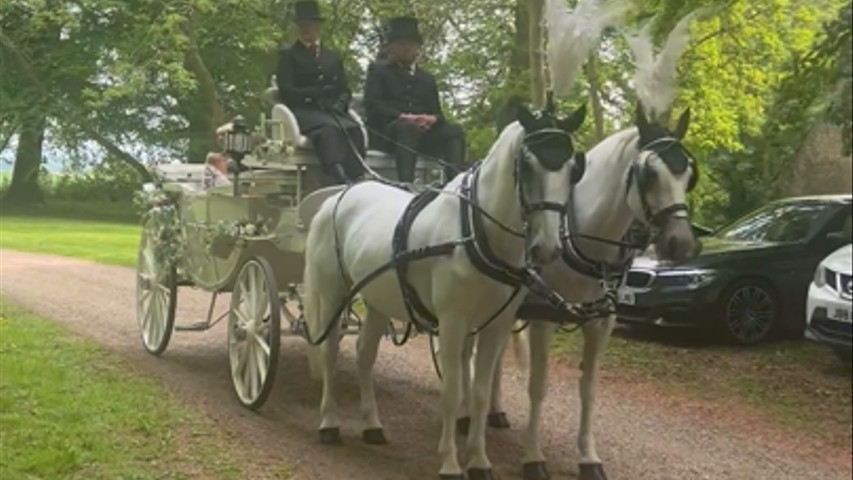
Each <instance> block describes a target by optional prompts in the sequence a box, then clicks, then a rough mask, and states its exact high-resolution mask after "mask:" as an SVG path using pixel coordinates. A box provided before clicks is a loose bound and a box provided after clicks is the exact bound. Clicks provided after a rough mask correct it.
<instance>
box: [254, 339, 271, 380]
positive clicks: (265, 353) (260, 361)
mask: <svg viewBox="0 0 853 480" xmlns="http://www.w3.org/2000/svg"><path fill="white" fill-rule="evenodd" d="M258 340H260V339H258ZM260 345H261V344H260V341H259V342H258V346H260ZM254 350H255V362H256V363H257V366H258V378H259V380H260V383H263V382H264V380H266V378H267V371H268V370H267V363H268V362H269V348H267V350H264V349H263V348H255V349H254Z"/></svg>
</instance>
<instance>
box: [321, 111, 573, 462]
mask: <svg viewBox="0 0 853 480" xmlns="http://www.w3.org/2000/svg"><path fill="white" fill-rule="evenodd" d="M518 113H519V115H518V120H519V121H518V122H516V123H513V124H511V125H510V126H508V127H507V128H506V129H505V130H504V131H503V133H502V134H501V135H500V137H499V138H498V140H497V142H496V143H495V145H494V146H493V147H492V150H491V152H490V153H489V155H488V157H487V158H486V159H485V161H483V163H482V165H481V166H480V167H479V168H478V169H474V170H472V171H469V172H468V173H466V174H463V175H460V176H459V177H457V178H456V179H455V180H453V181H452V182H451V183H450V184H449V185H447V187H445V189H444V192H443V194H442V195H439V196H438V197H437V198H436V199H434V200H433V201H432V202H431V203H430V204H428V205H427V206H426V207H425V208H424V209H423V210H422V211H421V213H420V214H419V215H418V216H417V218H416V219H415V221H414V223H413V224H412V226H411V231H410V232H409V235H408V244H409V245H408V248H409V249H419V248H423V247H428V246H434V245H441V244H448V243H449V242H458V241H460V239H463V237H466V236H469V235H470V234H469V233H468V232H469V231H470V230H472V229H473V234H472V236H473V238H474V239H475V240H476V241H473V242H472V241H467V242H466V243H465V245H461V244H460V245H458V246H457V247H456V248H454V249H452V251H450V252H448V255H446V256H442V257H434V258H429V259H424V260H420V261H417V262H413V263H412V264H411V265H409V266H408V275H407V278H406V279H405V280H406V281H407V282H408V284H409V285H410V286H411V287H412V289H413V290H414V292H416V293H417V296H418V297H419V299H420V301H421V302H422V304H423V306H424V307H425V308H426V309H427V310H428V311H429V312H430V313H432V314H433V315H434V316H435V317H436V318H437V319H440V320H439V325H440V328H439V339H440V342H441V346H442V348H441V359H440V362H441V366H442V371H443V373H444V375H443V384H442V418H443V423H442V427H443V428H442V435H441V440H440V442H439V454H440V456H441V470H440V475H441V478H447V479H462V478H465V476H464V474H463V471H462V469H461V467H460V465H459V462H458V459H457V446H456V436H455V428H456V421H455V420H456V417H457V415H456V413H457V408H458V406H459V400H460V389H461V386H462V385H461V382H460V377H461V362H462V351H463V344H464V342H465V340H466V338H468V336H469V334H471V333H472V331H474V330H476V329H478V328H480V327H481V326H483V323H484V322H486V321H487V320H488V319H489V318H490V317H491V316H493V315H494V314H495V310H496V309H497V307H496V306H495V305H496V304H497V305H502V304H504V303H506V308H505V309H504V311H503V312H501V313H500V314H497V315H496V316H495V317H494V319H493V321H492V322H491V323H490V324H489V325H488V328H486V329H484V330H483V331H482V332H480V334H479V335H480V338H481V339H482V338H488V339H489V342H490V344H491V345H493V346H495V348H492V349H484V348H481V349H480V352H479V355H478V359H477V371H482V372H487V375H482V378H479V377H480V375H478V380H479V382H478V384H477V386H476V388H475V393H474V397H475V401H474V415H473V422H472V429H471V433H470V436H469V448H470V450H471V454H472V455H471V459H470V461H469V463H468V472H469V475H470V478H491V463H490V462H489V459H488V458H487V455H486V450H485V421H486V414H487V410H488V400H489V399H488V396H489V393H490V390H491V377H492V374H491V373H492V370H493V369H494V366H495V364H496V361H497V356H498V353H500V351H501V350H502V348H503V346H504V344H505V342H506V338H507V336H508V334H509V332H510V330H511V327H512V325H513V323H514V320H515V318H514V314H515V311H516V309H517V307H518V304H519V303H520V300H521V297H523V294H524V290H525V289H524V288H521V289H520V290H521V295H516V298H515V299H512V296H513V295H514V292H517V291H519V286H517V285H511V284H508V283H513V281H515V282H516V283H517V279H518V278H520V277H523V276H524V272H527V270H524V268H525V267H526V266H527V265H528V259H529V260H532V262H533V263H534V264H536V265H539V266H544V265H546V264H549V263H551V262H552V261H553V260H555V259H556V258H557V257H558V256H559V252H560V235H559V232H560V225H561V217H562V214H561V213H560V212H558V211H555V210H560V209H564V208H565V202H566V199H567V198H569V193H570V191H571V179H572V178H576V177H577V176H578V173H577V171H576V170H575V168H576V166H575V162H574V161H573V158H574V147H573V145H572V142H571V138H570V134H571V133H572V132H574V131H576V130H577V129H578V128H579V127H580V125H581V124H582V123H583V119H584V116H585V110H584V109H580V110H578V111H577V112H575V113H574V114H573V115H572V116H571V117H570V118H568V119H561V120H557V119H556V118H554V117H553V115H552V112H550V111H546V112H542V113H541V114H540V115H533V114H531V113H530V112H529V111H527V110H526V109H524V108H520V109H519V112H518ZM577 168H582V166H578V167H577ZM465 192H467V193H465ZM460 195H462V196H465V195H467V196H468V201H462V200H460V198H459V197H460ZM412 200H413V196H412V195H411V194H409V193H407V192H404V191H402V190H399V189H396V188H393V187H389V186H386V185H383V184H380V183H376V182H366V183H362V184H359V185H356V186H354V187H352V188H350V189H348V190H346V191H344V192H343V193H341V194H340V195H338V196H335V197H332V198H330V199H329V200H327V201H326V202H325V203H324V204H323V206H322V208H321V209H320V211H319V212H318V214H317V215H316V217H315V218H314V219H313V221H312V222H311V226H310V231H309V233H308V240H307V245H306V267H305V276H304V287H305V319H306V322H307V326H308V328H309V330H310V332H312V333H313V334H314V335H317V334H318V333H319V332H321V331H324V330H325V329H326V327H327V322H332V324H331V330H330V335H329V337H328V339H327V340H326V341H325V342H324V343H322V344H321V345H320V348H319V349H311V355H310V356H311V357H312V364H313V366H314V367H315V368H314V369H312V370H313V371H314V372H315V373H316V372H317V370H320V371H321V372H322V378H323V398H322V403H321V406H320V410H321V412H320V413H321V416H322V420H321V423H320V438H321V441H322V442H324V443H338V442H340V433H339V425H340V420H339V416H338V406H337V404H336V402H335V399H334V397H335V391H334V387H335V383H334V370H335V364H336V360H337V356H338V338H339V334H338V333H339V332H338V325H339V320H338V319H337V318H332V317H333V316H334V313H335V312H336V309H337V308H338V306H339V304H340V303H341V302H342V301H343V300H344V299H345V297H346V296H347V293H348V290H349V289H350V288H351V287H352V285H353V284H355V283H358V282H360V281H362V280H363V279H365V278H367V277H368V276H371V274H372V272H375V271H376V270H377V269H379V268H381V267H382V266H383V265H385V264H386V263H387V262H388V261H389V260H390V259H391V258H392V256H393V254H394V253H393V245H392V237H393V236H394V233H395V228H396V226H397V225H398V222H399V220H400V219H401V217H402V216H403V215H404V213H405V212H406V210H407V205H409V203H410V202H411V201H412ZM470 203H474V204H476V205H478V206H479V209H482V210H479V209H477V208H474V207H471V206H470ZM481 212H487V214H488V216H489V217H491V218H490V219H489V220H488V221H486V220H484V219H483V218H482V217H483V216H486V214H481ZM468 216H470V217H472V218H471V219H470V220H471V221H470V222H469V223H465V222H464V219H465V218H466V217H468ZM463 232H465V233H463ZM519 232H523V233H519ZM478 257H479V258H478ZM478 259H479V260H480V261H485V263H486V265H485V270H488V269H489V268H491V269H493V270H496V271H497V274H499V273H501V272H503V273H504V274H505V276H506V277H508V278H509V280H510V281H507V278H506V277H505V278H503V279H502V281H498V280H496V279H495V278H494V277H492V278H490V276H488V275H486V274H484V273H483V271H484V266H483V264H482V263H480V264H479V265H478V264H477V263H474V262H478ZM478 263H479V262H478ZM490 273H491V274H492V275H496V273H495V271H492V272H490ZM497 276H500V275H497ZM513 279H516V280H513ZM361 295H362V298H363V300H364V303H365V304H366V306H367V310H368V312H367V317H366V319H365V322H364V325H363V329H362V331H361V335H360V337H359V339H358V346H357V354H358V371H359V376H360V388H361V415H362V419H363V421H364V422H365V425H364V427H365V429H364V432H363V433H364V439H365V441H367V442H369V443H385V436H384V434H383V429H382V424H381V422H380V420H379V414H378V409H377V405H376V400H375V395H374V391H373V381H372V370H373V365H374V362H375V359H376V355H377V351H378V346H379V342H380V340H381V337H382V336H383V334H384V333H385V331H386V327H387V325H388V322H389V319H391V318H397V319H403V320H410V318H409V315H408V313H407V312H408V310H407V308H406V305H405V303H404V301H403V296H402V290H401V288H400V284H399V282H398V278H397V276H396V275H395V274H394V273H386V274H382V275H380V276H378V277H377V278H375V279H374V280H373V281H372V282H371V283H369V284H368V285H367V286H366V287H365V288H364V289H363V290H362V292H361ZM317 350H319V351H317Z"/></svg>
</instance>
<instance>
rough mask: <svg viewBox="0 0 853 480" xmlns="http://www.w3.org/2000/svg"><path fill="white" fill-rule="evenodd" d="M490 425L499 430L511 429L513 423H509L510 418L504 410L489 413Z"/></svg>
mask: <svg viewBox="0 0 853 480" xmlns="http://www.w3.org/2000/svg"><path fill="white" fill-rule="evenodd" d="M489 426H490V427H492V428H494V429H497V430H509V429H510V428H512V425H510V424H509V418H507V416H506V414H505V413H503V412H497V413H490V414H489Z"/></svg>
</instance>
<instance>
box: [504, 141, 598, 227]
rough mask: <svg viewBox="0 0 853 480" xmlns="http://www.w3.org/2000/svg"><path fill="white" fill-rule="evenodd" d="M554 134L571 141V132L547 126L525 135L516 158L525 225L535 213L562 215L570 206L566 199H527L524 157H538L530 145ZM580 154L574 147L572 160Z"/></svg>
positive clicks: (516, 179) (516, 173)
mask: <svg viewBox="0 0 853 480" xmlns="http://www.w3.org/2000/svg"><path fill="white" fill-rule="evenodd" d="M554 136H561V137H565V138H566V139H568V140H569V141H571V139H572V136H571V134H569V133H567V132H566V131H564V130H561V129H559V128H545V129H542V130H538V131H536V132H533V133H530V134H527V135H526V136H525V137H524V143H523V144H522V146H521V151H519V153H518V156H517V157H516V159H515V174H514V175H515V185H516V189H517V191H518V199H519V202H520V203H521V215H522V221H523V222H524V224H525V225H528V222H527V218H528V217H529V216H530V215H532V214H534V213H537V212H549V211H550V212H556V213H559V214H560V215H565V214H566V212H567V211H568V208H569V202H568V201H566V202H565V203H557V202H548V201H541V202H536V203H530V202H529V201H528V199H527V194H526V192H525V190H524V181H523V179H522V178H521V164H522V162H523V161H524V159H525V158H529V157H533V158H536V155H535V154H534V153H533V152H532V151H531V150H530V147H531V146H533V145H536V144H537V143H540V142H545V141H547V140H548V139H549V138H553V137H554ZM570 144H571V143H570ZM578 155H582V152H575V151H574V149H572V154H571V157H570V160H571V159H575V158H577V156H578ZM527 233H529V232H525V236H526V234H527Z"/></svg>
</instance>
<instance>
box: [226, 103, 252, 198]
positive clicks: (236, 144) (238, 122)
mask: <svg viewBox="0 0 853 480" xmlns="http://www.w3.org/2000/svg"><path fill="white" fill-rule="evenodd" d="M225 152H226V153H227V154H228V156H229V157H231V158H232V159H234V161H235V162H237V168H236V169H235V170H234V196H235V197H236V196H237V195H239V193H240V170H242V169H243V159H244V158H245V157H246V155H248V154H250V153H252V136H251V135H250V134H249V129H248V127H247V126H246V119H245V118H243V116H242V115H237V116H236V117H234V120H232V121H231V129H230V130H229V131H228V133H226V135H225Z"/></svg>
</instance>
